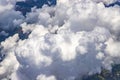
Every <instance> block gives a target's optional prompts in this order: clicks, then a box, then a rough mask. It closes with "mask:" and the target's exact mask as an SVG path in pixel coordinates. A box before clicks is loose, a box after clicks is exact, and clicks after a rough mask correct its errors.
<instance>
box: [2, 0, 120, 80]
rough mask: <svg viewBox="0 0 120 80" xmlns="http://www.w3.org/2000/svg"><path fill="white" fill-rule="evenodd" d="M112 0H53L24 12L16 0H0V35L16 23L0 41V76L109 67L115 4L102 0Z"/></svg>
mask: <svg viewBox="0 0 120 80" xmlns="http://www.w3.org/2000/svg"><path fill="white" fill-rule="evenodd" d="M115 1H116V0H58V3H57V5H56V6H51V7H48V6H47V5H44V6H43V7H42V8H41V9H36V8H35V7H33V8H32V11H31V12H30V13H28V14H27V15H26V17H24V16H23V15H22V14H21V12H19V11H15V10H14V6H15V2H16V1H13V0H1V1H0V7H3V6H5V5H6V6H5V7H4V9H3V10H2V9H1V10H0V14H1V16H0V23H1V25H0V29H1V30H0V31H1V32H0V35H8V34H7V33H5V32H4V31H6V30H10V29H13V30H14V28H15V27H21V28H19V30H18V33H16V34H14V35H13V36H10V37H9V38H7V39H6V40H5V41H2V42H1V44H0V50H1V52H0V54H1V57H0V58H3V60H2V59H0V61H1V62H0V79H1V80H8V79H11V80H75V79H77V78H81V77H82V76H84V75H91V74H93V73H99V72H100V71H101V68H105V69H108V70H111V65H112V64H119V63H120V62H119V60H120V47H119V46H120V40H119V39H120V36H119V35H120V28H119V27H120V23H119V22H120V7H119V6H117V5H116V6H113V7H105V6H104V4H110V3H113V2H115ZM10 6H11V7H10ZM19 32H21V33H23V36H27V37H28V38H26V39H23V40H21V39H20V37H19ZM25 34H27V35H25Z"/></svg>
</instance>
